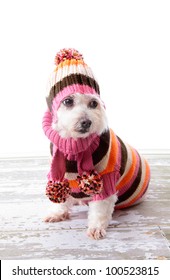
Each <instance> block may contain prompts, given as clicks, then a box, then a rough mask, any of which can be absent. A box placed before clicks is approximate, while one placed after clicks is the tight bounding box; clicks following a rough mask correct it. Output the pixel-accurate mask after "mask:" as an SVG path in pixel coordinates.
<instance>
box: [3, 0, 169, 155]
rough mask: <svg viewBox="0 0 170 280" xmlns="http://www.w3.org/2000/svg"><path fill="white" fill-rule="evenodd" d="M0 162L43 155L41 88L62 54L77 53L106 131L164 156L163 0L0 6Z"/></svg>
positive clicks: (41, 0) (52, 0)
mask: <svg viewBox="0 0 170 280" xmlns="http://www.w3.org/2000/svg"><path fill="white" fill-rule="evenodd" d="M0 28H1V30H0V38H1V39H0V127H1V136H0V155H1V156H6V155H37V154H39V155H45V154H47V153H48V146H49V145H48V140H47V139H46V138H45V136H44V134H43V132H42V128H41V120H42V116H43V113H44V110H45V108H46V104H45V98H44V96H45V94H46V92H45V91H46V82H47V79H48V76H49V74H50V73H51V72H52V71H53V69H54V63H53V61H54V57H55V54H56V52H57V51H59V50H60V49H61V48H63V47H74V48H76V49H78V50H79V51H80V52H81V53H83V56H84V59H85V62H86V63H87V64H88V65H89V66H90V67H91V68H92V70H93V72H94V73H95V75H96V77H97V79H98V82H99V84H100V88H101V96H102V99H103V100H104V102H105V104H106V108H107V112H108V118H109V123H110V126H111V127H112V128H113V129H114V131H115V132H116V133H117V134H118V135H119V136H120V137H121V138H122V139H123V140H125V141H126V142H128V143H129V144H131V145H133V146H134V147H136V148H137V149H143V150H146V149H152V150H153V149H156V150H159V149H170V132H169V120H170V113H169V103H170V102H169V93H170V1H164V0H159V1H157V0H153V1H151V0H141V1H138V0H134V1H133V0H128V1H127V0H125V1H121V0H119V1H118V0H117V1H114V0H110V1H109V0H101V1H100V0H94V1H93V0H85V1H79V0H60V1H59V0H28V1H23V0H15V1H13V0H11V1H10V0H4V1H1V2H0Z"/></svg>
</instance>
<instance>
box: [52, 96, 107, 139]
mask: <svg viewBox="0 0 170 280" xmlns="http://www.w3.org/2000/svg"><path fill="white" fill-rule="evenodd" d="M54 114H55V113H54ZM56 119H57V121H56V123H53V128H54V129H55V130H57V131H58V133H59V135H60V136H61V137H63V138H70V137H72V138H85V137H87V136H89V135H90V134H92V133H97V134H98V135H100V134H101V133H102V132H104V131H105V130H106V129H107V128H108V124H107V117H106V113H105V108H104V105H103V103H102V101H101V100H100V98H99V97H98V96H97V95H94V94H80V93H74V94H72V95H70V96H68V97H66V98H65V99H64V100H63V101H62V102H61V104H60V107H59V109H58V110H57V112H56Z"/></svg>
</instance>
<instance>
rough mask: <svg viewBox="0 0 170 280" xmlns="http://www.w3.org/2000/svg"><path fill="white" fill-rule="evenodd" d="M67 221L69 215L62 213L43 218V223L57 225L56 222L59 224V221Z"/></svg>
mask: <svg viewBox="0 0 170 280" xmlns="http://www.w3.org/2000/svg"><path fill="white" fill-rule="evenodd" d="M67 219H69V213H68V212H66V213H63V214H51V215H49V216H47V217H46V218H44V222H46V223H57V222H61V221H65V220H67Z"/></svg>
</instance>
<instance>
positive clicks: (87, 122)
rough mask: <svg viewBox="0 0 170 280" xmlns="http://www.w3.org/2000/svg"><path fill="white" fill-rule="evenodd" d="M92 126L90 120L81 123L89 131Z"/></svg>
mask: <svg viewBox="0 0 170 280" xmlns="http://www.w3.org/2000/svg"><path fill="white" fill-rule="evenodd" d="M91 124H92V122H91V121H90V120H84V121H82V122H81V127H82V128H85V129H87V128H89V127H90V126H91Z"/></svg>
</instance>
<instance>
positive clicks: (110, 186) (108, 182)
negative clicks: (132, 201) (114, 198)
mask: <svg viewBox="0 0 170 280" xmlns="http://www.w3.org/2000/svg"><path fill="white" fill-rule="evenodd" d="M119 177H120V174H119V172H118V171H115V172H111V173H107V174H104V175H103V176H102V179H103V190H102V192H101V193H100V194H96V195H94V196H93V199H92V201H97V200H103V199H106V198H107V197H109V196H111V195H113V194H115V193H116V187H115V186H116V182H117V181H118V179H119Z"/></svg>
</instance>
